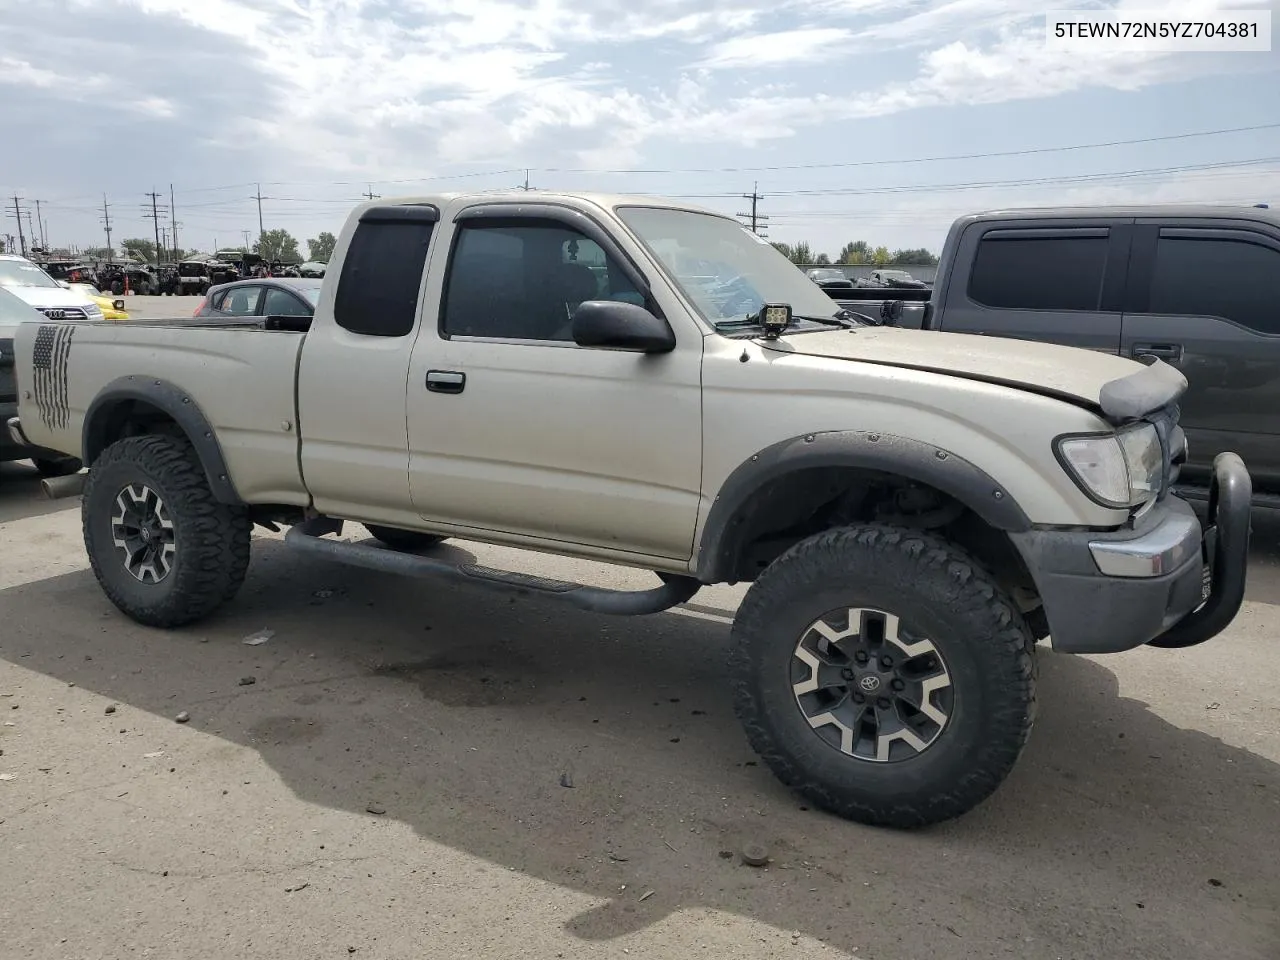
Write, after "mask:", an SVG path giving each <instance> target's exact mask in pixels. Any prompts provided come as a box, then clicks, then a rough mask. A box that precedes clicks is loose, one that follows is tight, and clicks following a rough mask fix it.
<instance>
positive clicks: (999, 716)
mask: <svg viewBox="0 0 1280 960" xmlns="http://www.w3.org/2000/svg"><path fill="white" fill-rule="evenodd" d="M858 607H862V608H870V609H875V610H882V611H885V612H888V613H892V614H894V615H896V616H898V617H900V618H901V621H902V622H904V623H905V622H907V621H910V622H912V623H914V624H917V625H918V626H919V628H920V629H922V630H923V631H926V632H927V636H928V637H929V638H930V639H931V640H932V641H933V644H934V645H935V646H936V648H937V652H938V654H939V655H940V656H941V657H942V658H943V660H944V661H945V663H946V669H947V670H948V671H949V675H950V680H951V687H952V694H951V695H952V696H953V697H954V699H953V701H952V703H951V712H950V716H949V717H948V720H947V723H946V725H945V726H943V727H942V728H941V732H940V733H938V734H937V735H936V739H934V740H933V741H932V742H931V743H930V744H929V745H928V747H927V749H925V750H924V751H922V752H919V753H916V754H915V755H914V756H911V757H909V758H907V759H902V760H899V761H897V762H875V761H873V760H870V759H863V758H857V757H851V756H849V755H847V754H846V753H844V752H842V751H841V749H840V747H839V746H836V745H832V744H831V743H829V742H828V741H827V740H824V739H822V738H820V737H819V735H818V733H817V730H816V729H815V728H814V727H813V726H811V725H810V723H809V720H808V718H806V716H805V713H804V711H802V709H801V706H800V703H799V698H798V696H797V694H796V692H795V691H794V689H793V674H792V659H793V657H794V656H795V652H796V646H797V644H798V643H799V642H800V639H801V637H802V636H804V635H805V634H806V632H807V631H808V628H809V625H810V624H812V623H814V622H815V621H817V620H818V619H819V618H821V617H823V616H824V614H827V613H828V612H830V611H833V610H841V609H848V608H858ZM731 643H732V646H731V651H730V657H729V671H730V677H731V681H732V684H733V694H734V709H735V711H736V713H737V715H738V718H739V720H740V721H741V722H742V724H743V726H744V728H745V730H746V733H747V737H748V739H749V741H750V743H751V746H752V747H753V748H754V749H755V750H756V751H757V752H758V753H759V754H760V756H761V758H762V759H763V760H764V761H765V763H766V764H767V765H768V767H769V768H770V769H771V770H772V771H773V773H774V774H775V775H776V776H777V777H778V778H779V779H780V780H781V781H782V782H783V783H784V784H786V785H788V786H789V787H791V788H793V789H794V790H796V791H797V792H798V793H799V794H801V795H802V796H804V797H805V798H807V799H808V800H809V801H810V802H811V803H813V804H814V805H815V806H817V807H820V808H822V809H824V810H827V811H829V812H831V813H834V814H836V815H838V816H841V817H844V818H847V819H850V820H855V821H859V822H861V823H865V824H870V825H874V826H890V827H901V828H909V827H921V826H926V825H929V824H933V823H938V822H941V821H944V820H949V819H951V818H954V817H957V816H960V815H961V814H964V813H966V812H967V811H969V810H971V809H972V808H973V807H975V806H977V805H978V804H980V803H981V802H982V801H984V800H985V799H986V798H987V797H989V796H990V795H991V794H992V793H993V792H994V791H995V790H996V788H997V787H998V786H999V785H1000V784H1001V782H1003V780H1004V779H1005V777H1006V776H1007V775H1008V774H1009V772H1010V770H1011V769H1012V768H1013V766H1014V764H1015V762H1016V761H1017V759H1018V757H1019V755H1020V753H1021V751H1022V748H1023V746H1024V745H1025V744H1026V742H1027V738H1028V737H1029V735H1030V733H1031V728H1032V724H1033V722H1034V719H1035V707H1036V702H1035V680H1036V661H1035V655H1034V648H1035V641H1034V639H1033V638H1032V636H1031V633H1030V631H1029V630H1028V628H1027V626H1026V623H1025V622H1024V620H1023V618H1022V617H1021V615H1020V614H1019V613H1018V612H1017V607H1016V606H1015V605H1014V604H1013V602H1012V601H1011V600H1010V599H1009V597H1008V596H1007V595H1006V594H1005V593H1004V592H1003V591H1002V590H1001V589H1000V588H999V587H998V586H997V585H996V583H995V581H994V579H993V578H992V577H991V575H990V574H989V573H988V572H987V571H986V570H984V569H983V568H982V567H981V566H980V565H979V564H978V563H977V562H975V561H974V559H973V558H972V557H970V556H968V555H967V554H966V553H964V552H963V551H962V550H960V549H959V548H958V547H956V546H955V545H953V544H951V543H948V542H947V541H945V540H942V539H940V538H938V537H935V536H931V535H929V534H925V533H921V532H918V531H914V530H908V529H904V528H898V527H891V526H885V525H879V524H874V525H866V526H853V527H842V528H838V529H833V530H829V531H826V532H824V533H820V534H817V535H815V536H812V537H810V538H808V539H806V540H803V541H801V542H800V543H798V544H796V545H795V546H794V547H792V548H791V549H790V550H788V551H787V552H785V553H784V554H783V555H782V556H780V557H779V558H778V559H777V560H775V561H774V562H773V563H772V564H771V565H769V566H768V567H767V568H766V569H765V570H763V571H762V572H761V574H760V576H759V578H758V579H757V580H756V581H755V582H754V583H753V584H752V585H751V587H750V589H749V590H748V591H747V594H746V597H745V598H744V600H743V602H742V604H741V606H740V607H739V609H738V614H737V616H736V618H735V619H734V624H733V629H732V633H731ZM815 676H816V671H815ZM852 689H853V687H852V685H851V686H850V690H852ZM851 695H852V694H851Z"/></svg>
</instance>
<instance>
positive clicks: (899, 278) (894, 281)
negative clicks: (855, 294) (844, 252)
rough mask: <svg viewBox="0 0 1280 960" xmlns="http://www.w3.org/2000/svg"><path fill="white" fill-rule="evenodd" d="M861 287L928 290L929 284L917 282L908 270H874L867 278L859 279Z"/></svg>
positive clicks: (921, 281)
mask: <svg viewBox="0 0 1280 960" xmlns="http://www.w3.org/2000/svg"><path fill="white" fill-rule="evenodd" d="M857 285H858V286H859V287H903V288H906V289H908V290H927V289H928V288H929V284H927V283H925V282H924V281H923V280H917V279H916V278H915V277H913V276H912V275H911V274H910V273H908V272H907V271H906V270H873V271H871V274H870V275H869V276H866V277H859V278H858V283H857Z"/></svg>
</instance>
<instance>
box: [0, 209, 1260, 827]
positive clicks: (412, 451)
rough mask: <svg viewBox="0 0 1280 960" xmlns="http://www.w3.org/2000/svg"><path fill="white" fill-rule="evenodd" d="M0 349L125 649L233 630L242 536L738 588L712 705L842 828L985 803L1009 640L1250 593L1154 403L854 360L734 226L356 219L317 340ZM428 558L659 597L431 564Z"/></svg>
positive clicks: (1108, 634) (1100, 643) (912, 354)
mask: <svg viewBox="0 0 1280 960" xmlns="http://www.w3.org/2000/svg"><path fill="white" fill-rule="evenodd" d="M15 346H16V375H17V384H18V388H19V390H20V392H21V396H20V398H19V411H18V412H19V416H17V417H15V418H13V419H12V420H11V421H10V422H9V429H10V430H11V431H12V433H13V434H14V435H15V437H17V438H21V439H22V440H23V441H24V442H28V443H35V444H38V445H40V446H41V447H45V448H51V449H55V450H59V451H64V452H65V453H66V454H67V455H68V456H74V457H77V458H79V459H81V460H83V461H84V463H85V464H86V465H88V467H89V470H88V473H87V475H84V474H82V475H79V476H80V477H84V478H85V479H84V481H83V489H82V494H83V498H82V510H83V521H84V538H85V546H86V549H87V551H88V555H89V559H90V561H91V563H92V566H93V570H94V572H95V574H96V575H97V577H98V580H99V582H100V583H101V585H102V588H103V590H104V591H105V592H106V594H107V596H109V597H110V598H111V600H112V601H113V602H114V603H115V604H116V605H117V606H118V607H119V608H120V609H121V610H122V611H124V612H125V613H126V614H128V615H129V616H130V617H132V618H134V619H135V620H137V621H138V622H140V623H143V624H147V625H152V626H156V627H164V628H173V627H177V626H179V625H182V624H187V623H191V622H193V621H195V620H197V619H199V618H201V617H204V616H205V615H207V614H209V613H210V612H211V611H213V610H214V609H215V608H216V607H218V606H219V605H220V604H222V603H224V602H226V601H228V600H229V599H231V597H232V596H233V595H234V594H235V593H236V590H237V588H238V587H239V586H240V584H241V582H242V580H243V579H244V577H245V571H246V567H247V565H248V562H249V550H250V541H251V529H252V527H253V526H254V524H260V525H263V526H264V527H270V528H272V529H277V525H281V524H283V525H287V526H289V527H290V528H291V529H289V530H288V532H287V533H286V535H285V543H286V544H287V546H288V547H290V548H293V549H297V550H300V551H304V552H308V553H311V554H317V555H320V556H324V557H329V558H332V559H333V560H334V561H339V562H347V563H352V564H357V565H361V566H365V567H370V568H373V569H375V570H382V571H387V572H389V573H394V574H403V575H409V576H417V575H421V576H429V577H439V578H448V579H451V580H453V581H460V582H465V583H468V584H472V585H475V586H484V587H491V588H495V589H507V590H510V589H517V590H523V591H527V592H532V593H537V594H541V595H543V596H545V597H547V598H554V599H559V600H561V601H564V602H567V603H570V604H573V605H576V606H578V607H580V608H585V609H587V610H590V611H596V612H598V613H601V614H615V615H625V614H649V613H656V612H658V611H661V610H664V609H667V608H670V607H672V606H675V605H677V604H680V603H683V602H685V601H687V600H689V599H690V598H691V597H692V596H693V595H694V593H695V592H696V591H697V590H698V589H699V588H700V587H701V586H702V585H706V584H717V583H738V582H747V583H749V584H750V586H749V588H748V590H747V593H746V597H745V599H744V601H743V603H742V604H741V606H740V608H739V610H738V612H737V615H736V619H735V621H734V625H733V628H732V637H731V655H730V658H729V662H728V664H727V667H726V671H727V674H728V678H729V680H730V681H731V683H732V687H733V691H734V698H735V704H736V709H737V711H738V713H739V716H740V719H741V721H742V722H743V724H744V726H745V728H746V731H747V733H748V735H749V738H750V740H751V743H752V744H753V746H754V748H755V749H756V750H758V751H759V753H760V754H761V755H762V757H763V758H764V759H765V760H766V761H767V763H768V765H769V766H770V767H771V769H772V770H773V771H774V772H775V774H776V775H777V776H778V777H779V778H780V779H781V780H783V781H784V782H785V783H787V784H789V785H791V786H793V787H794V788H795V789H796V790H798V791H799V792H800V793H801V794H803V795H804V796H806V797H808V798H809V799H810V800H811V801H812V802H814V803H816V804H818V805H820V806H822V807H824V808H826V809H828V810H830V811H833V812H835V813H838V814H840V815H842V816H845V817H848V818H851V819H855V820H859V821H863V822H865V823H871V824H882V825H892V826H900V827H909V826H918V825H923V824H927V823H932V822H936V821H940V820H944V819H947V818H950V817H954V816H957V815H959V814H962V813H964V812H965V811H967V810H969V809H970V808H972V807H973V806H974V805H976V804H978V803H980V802H981V801H982V800H983V799H984V798H986V797H987V796H988V795H990V794H991V793H992V791H994V790H995V789H996V788H997V786H998V785H999V784H1000V783H1001V781H1002V780H1003V779H1004V778H1005V776H1006V775H1007V774H1008V772H1009V770H1010V769H1011V768H1012V766H1013V765H1014V763H1015V761H1016V759H1017V757H1018V755H1019V753H1020V751H1021V750H1022V747H1023V744H1024V743H1025V741H1026V739H1027V736H1028V734H1029V732H1030V730H1031V726H1032V720H1033V716H1034V707H1035V693H1034V681H1035V676H1036V669H1035V644H1036V641H1037V640H1043V639H1046V638H1049V639H1050V640H1051V642H1052V645H1053V647H1054V648H1055V649H1056V650H1059V651H1065V652H1074V653H1104V652H1109V651H1120V650H1126V649H1131V648H1133V647H1136V646H1139V645H1142V644H1153V645H1155V646H1159V647H1183V646H1189V645H1191V644H1195V643H1201V642H1203V641H1205V640H1208V639H1210V638H1211V637H1213V636H1215V635H1216V634H1218V633H1220V632H1221V630H1222V629H1223V628H1224V627H1225V626H1226V625H1227V624H1228V623H1229V622H1230V621H1231V620H1232V618H1233V617H1234V616H1235V614H1236V612H1237V611H1238V609H1239V607H1240V604H1241V602H1242V599H1243V595H1244V582H1245V573H1246V566H1247V558H1248V540H1249V499H1250V488H1251V481H1250V477H1249V474H1248V471H1247V470H1246V468H1245V465H1244V464H1243V462H1242V461H1241V460H1240V458H1239V457H1237V456H1236V455H1234V454H1230V453H1226V454H1222V455H1220V456H1219V457H1218V458H1217V461H1216V463H1215V466H1214V480H1213V483H1214V488H1213V489H1214V495H1213V498H1212V501H1211V503H1210V505H1209V514H1208V521H1207V523H1206V524H1205V525H1204V526H1202V524H1201V521H1200V520H1199V519H1198V518H1197V516H1196V514H1195V513H1194V512H1193V510H1192V509H1191V507H1190V506H1189V505H1188V504H1186V503H1184V502H1183V501H1182V500H1180V499H1178V498H1177V497H1176V496H1174V495H1172V494H1171V492H1170V485H1171V484H1172V482H1173V481H1174V479H1175V478H1176V475H1177V472H1178V468H1179V464H1180V463H1181V462H1182V460H1183V459H1184V458H1185V450H1186V448H1185V440H1184V436H1183V433H1182V431H1181V429H1180V428H1179V427H1178V425H1177V410H1178V407H1177V404H1178V400H1179V397H1180V396H1181V394H1182V393H1183V391H1184V390H1185V389H1186V381H1185V379H1184V378H1183V376H1182V375H1181V374H1180V373H1178V372H1177V371H1176V370H1174V369H1173V368H1171V367H1169V366H1167V365H1165V364H1163V363H1161V362H1159V361H1156V362H1152V363H1150V364H1143V363H1138V362H1136V361H1133V360H1129V359H1125V358H1121V357H1118V356H1108V355H1104V354H1100V353H1096V352H1092V351H1087V350H1080V349H1075V348H1070V347H1062V346H1057V345H1051V344H1046V343H1033V342H1026V341H1017V340H1001V339H995V338H990V337H979V336H965V335H956V334H947V333H940V332H931V331H913V330H898V329H889V328H881V327H878V326H876V325H874V323H873V322H872V321H868V320H867V318H859V317H858V316H857V315H855V314H852V313H849V312H847V311H845V310H843V309H842V308H840V306H839V305H838V304H836V303H834V302H833V301H832V300H831V298H830V297H828V296H827V295H826V294H825V293H824V292H823V291H822V290H821V289H819V288H818V287H817V286H815V285H814V284H813V283H812V282H811V281H809V280H808V279H807V278H806V277H805V275H804V274H803V273H802V272H801V271H800V270H798V269H797V268H796V267H794V266H793V265H792V264H791V263H790V262H788V261H787V260H786V259H785V258H784V257H783V256H782V255H781V254H780V253H778V252H777V251H776V250H774V249H773V248H772V247H771V246H769V244H768V243H766V242H764V241H762V240H760V239H759V238H757V237H756V236H755V235H753V234H752V233H750V232H749V231H747V230H745V229H744V228H743V227H741V226H740V225H739V224H738V223H737V222H736V221H734V220H733V219H731V218H728V217H725V216H722V215H720V214H716V213H712V212H708V211H704V210H698V209H693V208H689V207H687V206H684V205H681V204H678V203H675V202H670V201H662V200H657V199H654V198H652V197H643V198H627V197H616V196H601V195H561V194H547V193H541V192H524V191H520V192H514V193H511V194H502V193H485V194H477V195H447V196H428V197H421V198H412V199H404V200H398V201H394V202H393V201H383V200H379V201H375V202H371V203H368V204H365V205H362V206H360V207H358V208H357V209H355V210H354V212H353V213H352V214H351V216H350V218H349V220H348V221H347V223H346V225H345V227H344V229H343V230H342V233H341V236H340V238H339V240H338V244H337V248H336V250H335V252H334V256H333V259H332V262H331V264H330V267H329V270H328V273H327V275H326V278H325V280H324V285H323V288H322V290H321V293H320V298H319V302H318V305H317V308H316V311H315V314H314V317H297V316H278V317H277V316H259V317H251V318H245V319H239V318H231V319H219V318H194V319H186V320H173V321H156V322H132V323H129V324H110V323H101V324H83V323H81V324H61V323H52V322H49V323H30V324H24V325H22V326H20V327H19V329H18V333H17V337H16V345H15ZM78 480H79V478H76V480H75V481H71V482H78ZM49 482H50V483H54V484H58V483H64V484H65V483H67V482H69V481H67V480H65V479H64V480H58V481H49ZM76 492H81V491H76ZM345 523H357V524H362V525H363V526H364V527H366V528H367V529H368V531H369V532H370V533H371V534H372V535H373V538H374V539H373V540H368V539H357V540H354V541H347V540H336V539H333V538H332V537H331V535H332V534H334V533H339V532H341V531H342V529H343V527H344V524H345ZM446 537H460V538H465V539H468V540H473V541H483V542H488V543H494V544H505V545H508V546H515V547H520V548H526V549H528V550H532V551H540V552H543V553H550V554H559V555H564V556H570V557H577V558H588V559H591V560H594V561H599V562H601V563H605V564H620V565H624V566H628V567H633V568H640V569H643V570H648V571H652V572H654V573H655V574H656V575H657V578H658V579H659V581H660V583H659V584H658V585H656V586H655V587H654V588H652V589H650V590H643V591H636V592H626V591H617V590H607V589H601V588H597V587H592V586H582V585H577V584H570V583H563V582H557V581H549V580H545V579H541V578H538V577H530V576H528V575H522V574H517V573H511V572H505V571H501V570H493V569H488V568H484V567H480V566H476V565H472V564H457V563H455V562H453V561H451V560H449V559H446V558H444V557H442V556H439V555H438V554H435V553H433V551H432V550H431V546H432V545H433V544H435V543H437V542H438V541H440V540H442V539H444V538H446Z"/></svg>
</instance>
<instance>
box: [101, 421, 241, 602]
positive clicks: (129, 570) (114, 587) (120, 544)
mask: <svg viewBox="0 0 1280 960" xmlns="http://www.w3.org/2000/svg"><path fill="white" fill-rule="evenodd" d="M81 520H82V525H83V529H84V542H85V548H86V550H87V551H88V554H89V562H90V564H91V565H92V566H93V572H94V575H95V576H96V577H97V578H98V583H99V584H100V585H101V586H102V589H103V592H105V593H106V595H107V597H108V598H109V599H110V600H111V602H112V603H114V604H115V605H116V606H117V607H119V608H120V610H122V611H123V612H124V613H126V614H128V615H129V616H130V617H132V618H133V619H134V620H136V621H138V622H139V623H142V624H145V625H147V626H152V627H177V626H182V625H184V624H188V623H192V622H194V621H196V620H200V619H202V618H204V617H206V616H208V615H209V614H210V613H212V612H213V611H214V610H215V609H217V608H218V607H219V606H221V605H222V604H223V603H224V602H225V601H227V600H230V599H231V598H232V597H233V596H235V594H236V591H237V590H239V588H240V585H241V583H243V582H244V577H245V572H246V570H247V569H248V566H249V537H250V529H251V524H250V522H249V517H248V513H247V512H246V511H245V510H244V508H242V507H235V506H232V505H230V504H225V503H221V502H219V501H218V500H217V499H216V498H215V497H214V495H213V491H212V490H211V489H210V487H209V481H208V479H207V477H206V476H205V472H204V468H203V467H202V466H201V465H200V461H199V459H198V458H197V457H196V454H195V451H194V450H193V449H192V447H191V445H190V444H189V443H187V442H186V441H185V440H180V439H177V438H173V437H161V436H143V437H129V438H128V439H125V440H119V441H117V442H116V443H113V444H112V445H111V446H109V447H107V449H106V450H104V451H103V452H102V454H101V456H99V457H98V459H97V460H96V461H95V462H94V464H93V467H92V468H91V469H90V471H89V477H88V480H87V481H86V483H85V488H84V496H83V499H82V501H81Z"/></svg>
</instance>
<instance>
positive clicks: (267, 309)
mask: <svg viewBox="0 0 1280 960" xmlns="http://www.w3.org/2000/svg"><path fill="white" fill-rule="evenodd" d="M319 296H320V281H319V280H309V279H303V278H300V277H263V278H261V279H256V280H236V281H234V282H232V283H224V284H221V285H220V286H217V287H211V288H210V289H209V292H208V294H207V295H206V296H205V298H204V300H202V301H201V303H200V306H198V307H196V309H195V313H193V314H192V316H195V317H270V316H276V317H281V316H287V317H309V316H311V315H312V314H313V313H315V309H316V300H317V299H318V298H319Z"/></svg>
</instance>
